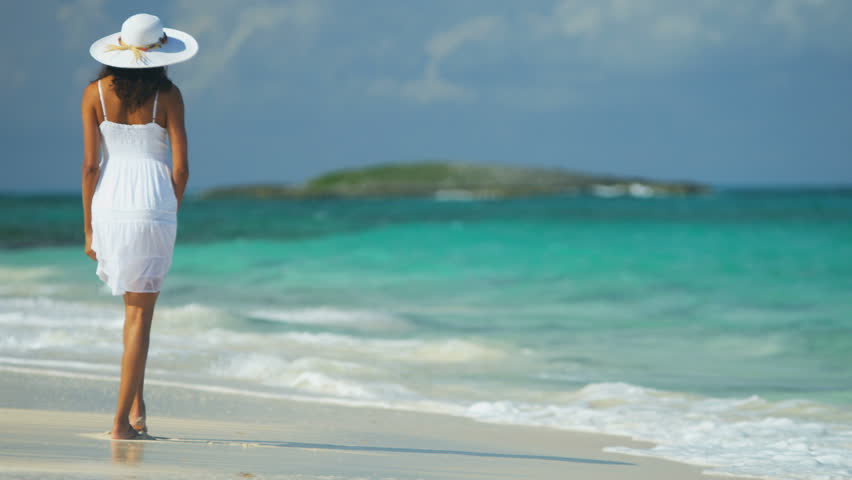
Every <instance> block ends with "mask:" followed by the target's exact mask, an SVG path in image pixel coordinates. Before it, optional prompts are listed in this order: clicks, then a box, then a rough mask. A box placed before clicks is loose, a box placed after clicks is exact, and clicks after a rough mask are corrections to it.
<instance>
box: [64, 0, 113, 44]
mask: <svg viewBox="0 0 852 480" xmlns="http://www.w3.org/2000/svg"><path fill="white" fill-rule="evenodd" d="M105 11H106V0H75V1H72V2H65V3H63V4H62V6H60V7H59V8H58V9H57V10H56V20H57V22H58V23H59V25H60V26H61V28H62V29H63V30H64V35H65V36H64V41H63V42H62V44H63V45H64V46H65V48H66V49H69V50H77V49H78V48H79V47H81V46H86V45H90V44H91V43H92V42H94V41H95V40H97V39H99V38H101V37H104V36H106V35H109V34H111V33H114V32H117V31H118V30H119V28H120V25H118V26H116V25H111V19H110V18H109V17H108V16H107V15H106V13H105Z"/></svg>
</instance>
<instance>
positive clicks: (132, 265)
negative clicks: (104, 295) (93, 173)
mask: <svg viewBox="0 0 852 480" xmlns="http://www.w3.org/2000/svg"><path fill="white" fill-rule="evenodd" d="M98 93H99V95H100V98H101V108H102V109H103V113H104V121H103V122H101V124H100V127H99V128H100V131H101V162H100V178H99V179H98V185H97V187H96V188H95V194H94V197H93V198H92V250H94V251H95V253H96V254H97V258H98V269H97V275H98V277H100V279H101V280H103V281H104V283H106V284H107V286H108V287H109V288H110V290H111V291H112V294H113V295H123V294H124V293H125V292H159V291H160V287H161V286H162V284H163V280H164V279H165V277H166V273H168V271H169V267H170V266H171V264H172V251H173V250H174V245H175V236H176V234H177V199H176V198H175V193H174V187H173V186H172V175H171V168H170V155H169V147H168V135H167V132H166V129H164V128H163V127H161V126H160V125H159V124H157V123H156V118H157V99H158V97H159V92H157V93H156V94H155V95H154V115H153V117H152V119H151V122H150V123H146V124H142V125H130V124H124V123H115V122H111V121H109V120H108V118H107V111H106V104H105V103H104V94H103V90H102V89H101V82H100V81H98Z"/></svg>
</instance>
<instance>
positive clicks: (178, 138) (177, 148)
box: [166, 85, 189, 209]
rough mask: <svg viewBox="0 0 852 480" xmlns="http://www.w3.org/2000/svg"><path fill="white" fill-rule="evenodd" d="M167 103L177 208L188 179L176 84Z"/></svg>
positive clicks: (185, 147) (180, 101)
mask: <svg viewBox="0 0 852 480" xmlns="http://www.w3.org/2000/svg"><path fill="white" fill-rule="evenodd" d="M169 94H170V95H169V100H170V101H169V105H168V108H167V109H166V128H167V129H168V131H169V143H170V144H171V146H172V186H173V187H174V189H175V197H177V204H178V209H180V204H181V202H182V201H183V192H184V191H185V190H186V182H187V181H188V180H189V158H188V144H187V139H186V127H185V126H184V121H183V119H184V109H183V96H182V95H181V93H180V89H179V88H178V87H177V85H174V86H173V87H172V89H171V91H170V92H169Z"/></svg>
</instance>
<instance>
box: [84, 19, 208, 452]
mask: <svg viewBox="0 0 852 480" xmlns="http://www.w3.org/2000/svg"><path fill="white" fill-rule="evenodd" d="M197 51H198V44H197V43H196V42H195V40H194V39H193V38H192V37H191V36H189V35H188V34H186V33H183V32H180V31H177V30H173V29H169V28H163V26H162V23H161V22H160V19H159V18H157V17H155V16H153V15H147V14H139V15H134V16H132V17H130V18H128V19H127V20H126V21H125V22H124V24H123V25H122V27H121V32H120V33H116V34H113V35H108V36H106V37H104V38H102V39H100V40H98V41H96V42H95V43H93V44H92V46H91V48H90V53H91V54H92V56H93V57H94V58H95V60H97V61H99V62H101V63H102V64H104V66H103V68H102V70H101V72H100V74H99V75H98V78H97V80H96V81H94V82H92V83H91V84H90V85H88V86H87V87H86V89H85V91H84V92H83V101H82V106H81V111H82V112H81V113H82V120H83V146H84V148H83V213H84V226H85V231H86V246H85V252H86V255H88V256H89V257H90V258H91V259H92V260H95V261H96V262H98V268H97V275H98V276H99V277H100V278H101V280H103V281H104V282H105V283H106V285H107V286H108V287H109V289H110V290H111V292H112V294H113V295H123V296H124V307H125V308H124V312H125V320H124V354H123V356H122V358H121V383H120V386H119V390H118V404H117V406H116V412H115V420H114V422H113V428H112V431H111V437H112V438H113V439H124V440H129V439H138V438H140V437H142V436H144V435H145V434H146V433H147V425H146V423H145V401H144V400H143V398H142V387H143V383H144V379H145V362H146V360H147V357H148V339H149V336H150V331H151V321H152V318H153V314H154V304H155V303H156V302H157V296H158V295H159V292H160V287H161V285H162V282H163V279H164V278H165V276H166V273H167V272H168V270H169V267H170V266H171V261H172V250H173V248H174V242H175V235H176V232H177V210H178V207H179V206H180V203H181V200H182V199H183V193H184V189H185V188H186V182H187V179H188V177H189V167H188V163H187V139H186V131H185V129H184V107H183V101H182V99H181V93H180V90H178V88H177V86H175V85H174V84H172V82H171V81H170V80H169V78H168V77H167V76H166V70H165V67H166V65H170V64H174V63H178V62H182V61H185V60H189V59H190V58H191V57H192V56H193V55H195V53H196V52H197ZM169 146H171V152H169ZM99 152H100V159H99ZM169 153H171V168H169Z"/></svg>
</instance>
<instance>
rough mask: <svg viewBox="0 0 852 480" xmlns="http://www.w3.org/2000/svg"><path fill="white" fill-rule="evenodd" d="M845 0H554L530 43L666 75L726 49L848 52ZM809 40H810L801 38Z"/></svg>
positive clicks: (535, 20) (534, 20) (536, 22)
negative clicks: (806, 47)
mask: <svg viewBox="0 0 852 480" xmlns="http://www.w3.org/2000/svg"><path fill="white" fill-rule="evenodd" d="M851 6H852V2H849V1H847V0H742V1H731V2H725V1H718V0H690V1H688V2H686V1H681V0H642V1H636V0H557V1H556V2H555V3H554V5H553V8H552V9H551V10H550V11H548V12H546V13H539V14H534V15H532V16H531V22H530V25H531V27H532V29H531V30H532V33H533V36H535V37H536V38H538V39H539V40H540V41H543V42H544V43H545V44H547V43H548V42H551V43H552V42H553V41H554V40H556V41H560V40H561V41H560V46H559V47H554V48H562V49H563V50H564V52H565V55H566V56H570V57H571V58H579V59H582V60H584V61H585V62H587V63H590V64H598V65H602V66H606V67H616V68H652V69H653V68H660V67H663V68H667V67H672V66H675V65H678V64H680V63H682V62H683V61H685V60H688V59H691V58H695V57H697V56H698V55H699V54H701V53H703V52H705V51H707V50H711V49H717V48H723V47H726V46H741V45H745V44H752V45H754V44H758V46H762V47H763V48H766V47H770V48H781V47H782V46H789V45H794V43H792V42H791V36H792V37H794V38H793V39H792V40H795V42H797V43H795V45H799V46H801V44H812V45H817V44H821V45H822V46H825V45H828V44H829V43H832V42H829V41H827V38H828V37H831V38H832V40H833V43H834V44H835V45H836V43H837V41H838V40H839V41H840V43H841V44H845V45H846V46H850V40H852V35H850V32H852V29H848V27H844V26H843V24H842V23H843V20H842V19H844V18H847V19H848V17H849V15H850V14H852V8H850V7H851ZM805 33H809V34H810V36H806V35H805Z"/></svg>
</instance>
